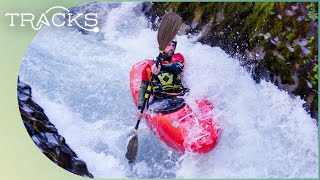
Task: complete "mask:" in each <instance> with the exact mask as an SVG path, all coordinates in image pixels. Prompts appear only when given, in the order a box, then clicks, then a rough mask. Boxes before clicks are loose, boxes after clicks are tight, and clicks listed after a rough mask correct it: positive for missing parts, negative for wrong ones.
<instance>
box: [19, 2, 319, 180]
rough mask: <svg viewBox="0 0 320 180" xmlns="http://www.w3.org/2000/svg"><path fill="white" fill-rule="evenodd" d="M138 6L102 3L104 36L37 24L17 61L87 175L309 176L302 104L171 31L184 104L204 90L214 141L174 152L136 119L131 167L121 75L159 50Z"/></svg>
mask: <svg viewBox="0 0 320 180" xmlns="http://www.w3.org/2000/svg"><path fill="white" fill-rule="evenodd" d="M139 9H141V4H139V3H122V5H121V6H119V7H115V8H114V9H111V10H110V12H109V13H108V15H107V17H106V24H105V26H104V27H103V28H102V29H101V32H103V33H104V40H103V41H99V40H98V39H99V38H96V37H95V36H94V35H92V34H91V35H82V34H81V33H80V32H77V31H70V30H69V29H67V28H61V27H60V28H55V27H50V28H44V29H43V30H41V31H40V32H39V33H38V34H37V36H36V37H35V38H34V40H33V42H32V44H31V45H30V47H29V49H28V51H27V53H26V55H25V58H24V60H23V62H22V64H21V70H20V74H19V75H20V79H21V80H22V81H24V82H25V83H27V84H29V85H31V87H32V90H33V97H34V99H35V101H36V102H37V103H39V104H40V106H41V107H43V108H44V109H45V113H46V114H47V116H48V117H49V119H50V121H51V122H52V123H53V124H54V125H55V126H56V127H57V128H58V130H59V133H60V134H61V135H63V136H64V137H65V138H66V142H67V143H68V144H69V145H70V147H71V148H72V149H73V150H74V151H75V152H76V153H77V155H78V156H79V158H80V159H83V160H85V162H86V163H87V165H88V168H89V171H90V172H91V173H92V174H93V175H94V176H95V177H96V178H126V177H129V178H164V177H169V178H175V177H178V178H215V177H217V178H289V177H290V178H298V177H299V178H302V177H303V178H312V177H313V178H314V177H317V176H318V134H317V131H318V127H317V125H316V124H315V123H314V122H313V121H314V120H313V119H312V118H311V117H310V115H309V114H308V113H307V112H306V111H305V110H304V109H303V103H304V102H303V101H302V100H301V99H300V98H298V97H295V98H291V97H290V96H289V95H288V94H287V93H286V92H285V91H280V90H279V89H278V88H277V87H276V86H274V85H273V84H271V83H269V82H265V81H262V82H261V83H260V84H256V83H254V81H253V80H252V79H251V77H250V75H249V74H248V73H247V72H246V71H245V70H244V68H242V67H241V66H240V65H239V63H238V61H237V60H235V59H233V58H230V57H229V55H227V54H226V53H225V52H224V51H222V50H221V49H220V48H217V47H210V46H207V45H203V44H201V43H194V42H193V40H194V39H196V37H192V38H191V39H188V38H187V37H186V36H178V37H177V39H178V45H177V51H176V52H181V53H182V54H183V55H184V56H185V59H186V69H185V72H184V75H185V78H184V80H185V83H186V84H187V86H188V87H189V88H190V89H191V91H190V96H189V97H188V98H187V101H190V102H191V100H192V98H196V97H199V96H206V97H207V98H208V99H209V100H210V101H211V102H212V103H213V104H214V106H215V109H214V111H213V114H214V117H215V120H216V121H217V122H218V123H219V125H220V126H221V127H222V129H223V130H222V133H221V138H220V141H219V143H218V145H217V147H216V148H215V149H214V150H213V151H212V152H210V153H209V154H207V155H191V154H187V155H184V156H182V154H181V153H177V152H174V151H172V150H171V149H170V148H169V147H167V146H166V145H164V144H163V143H160V141H159V140H158V139H157V138H156V137H155V136H154V135H153V134H152V132H151V131H150V130H149V129H148V128H147V127H146V126H145V123H144V122H142V123H141V126H140V128H139V148H140V149H139V150H140V151H139V155H138V159H137V164H135V165H133V167H130V166H129V165H128V164H127V161H126V159H125V156H124V154H125V151H126V143H127V137H126V135H127V133H128V132H129V131H130V129H131V128H132V127H133V126H134V125H135V122H136V116H135V112H136V107H135V105H134V103H133V100H132V97H131V94H130V90H129V71H130V69H131V67H132V65H133V64H135V63H137V62H139V61H141V60H144V59H146V58H148V59H152V58H155V57H156V56H157V53H158V44H157V41H156V35H157V33H156V32H154V31H152V30H150V29H149V28H148V23H147V20H146V19H144V17H143V14H142V13H141V12H139V11H138V10H139ZM137 22H139V25H137ZM119 23H120V24H119Z"/></svg>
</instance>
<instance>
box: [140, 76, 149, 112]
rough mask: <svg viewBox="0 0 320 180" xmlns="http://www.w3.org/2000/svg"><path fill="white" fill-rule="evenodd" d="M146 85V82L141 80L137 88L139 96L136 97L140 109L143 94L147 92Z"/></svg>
mask: <svg viewBox="0 0 320 180" xmlns="http://www.w3.org/2000/svg"><path fill="white" fill-rule="evenodd" d="M147 86H148V83H147V82H145V81H142V82H141V85H140V89H139V96H138V97H139V98H138V109H140V108H141V106H142V104H143V101H144V95H145V94H146V92H147Z"/></svg>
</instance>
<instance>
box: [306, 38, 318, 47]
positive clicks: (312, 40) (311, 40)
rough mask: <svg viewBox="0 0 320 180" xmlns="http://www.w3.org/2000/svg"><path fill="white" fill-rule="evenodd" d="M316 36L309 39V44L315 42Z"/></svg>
mask: <svg viewBox="0 0 320 180" xmlns="http://www.w3.org/2000/svg"><path fill="white" fill-rule="evenodd" d="M315 39H316V38H315V37H314V36H312V37H311V38H310V39H309V41H308V44H307V45H308V46H311V45H312V44H313V42H314V40H315Z"/></svg>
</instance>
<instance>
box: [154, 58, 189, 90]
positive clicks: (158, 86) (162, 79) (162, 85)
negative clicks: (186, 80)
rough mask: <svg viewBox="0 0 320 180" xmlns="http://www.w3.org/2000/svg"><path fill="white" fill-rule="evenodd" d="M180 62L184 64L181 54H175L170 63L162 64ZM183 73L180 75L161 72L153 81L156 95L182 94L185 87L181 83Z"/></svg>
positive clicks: (165, 62) (166, 62)
mask: <svg viewBox="0 0 320 180" xmlns="http://www.w3.org/2000/svg"><path fill="white" fill-rule="evenodd" d="M175 62H180V63H182V64H184V58H183V56H182V55H181V54H180V53H177V54H174V55H173V56H172V58H171V59H169V60H168V61H164V62H162V64H168V63H175ZM181 77H182V71H181V72H180V73H170V72H166V71H163V70H161V71H160V73H159V74H158V75H157V76H156V77H155V78H154V80H153V81H152V84H153V88H152V91H153V94H154V95H169V94H170V93H171V94H172V93H181V92H182V91H183V89H184V88H183V86H182V82H181Z"/></svg>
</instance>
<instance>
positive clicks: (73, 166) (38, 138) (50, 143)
mask: <svg viewBox="0 0 320 180" xmlns="http://www.w3.org/2000/svg"><path fill="white" fill-rule="evenodd" d="M17 89H18V102H19V110H20V114H21V118H22V121H23V124H24V125H25V127H26V129H27V131H28V134H29V136H30V137H31V138H32V140H33V142H34V143H35V144H36V145H37V146H38V148H39V149H40V150H41V151H42V152H43V154H44V155H46V156H47V157H48V158H49V159H50V160H51V161H53V162H54V163H56V164H57V165H58V166H60V167H62V168H64V169H65V170H67V171H70V172H72V173H74V174H77V175H80V176H84V177H90V178H93V175H92V174H91V173H90V172H89V171H88V169H87V166H86V164H85V162H83V161H81V160H79V158H78V156H77V155H76V153H75V152H74V151H73V150H72V149H71V148H70V147H69V145H68V144H66V141H65V139H64V137H62V136H61V135H59V133H58V130H57V129H56V127H55V126H54V125H53V124H52V123H51V122H50V121H49V118H48V117H47V116H46V114H45V113H44V110H43V109H42V108H41V107H40V106H39V105H38V104H37V103H35V102H34V101H33V100H32V96H31V93H32V92H31V87H30V86H29V85H27V84H24V83H22V82H20V80H18V88H17Z"/></svg>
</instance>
